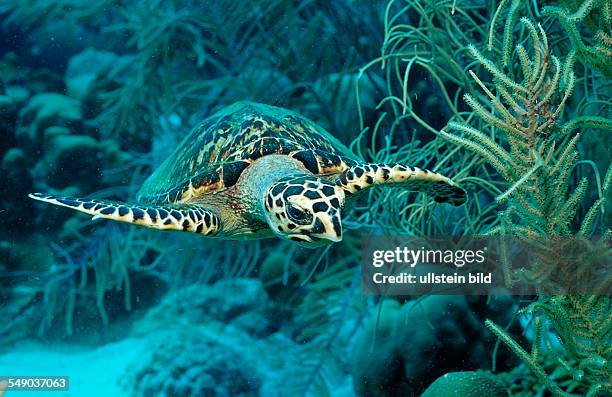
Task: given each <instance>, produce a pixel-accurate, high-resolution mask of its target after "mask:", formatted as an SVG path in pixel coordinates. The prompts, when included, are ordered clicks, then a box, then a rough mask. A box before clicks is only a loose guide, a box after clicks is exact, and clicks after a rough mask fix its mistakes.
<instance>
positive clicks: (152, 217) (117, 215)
mask: <svg viewBox="0 0 612 397" xmlns="http://www.w3.org/2000/svg"><path fill="white" fill-rule="evenodd" d="M29 197H30V198H33V199H34V200H38V201H43V202H46V203H51V204H55V205H61V206H62V207H68V208H72V209H74V210H77V211H81V212H84V213H86V214H89V215H93V219H98V218H103V219H112V220H114V221H119V222H125V223H131V224H134V225H140V226H144V227H148V228H152V229H160V230H180V231H187V232H192V233H199V234H204V235H214V234H216V233H217V232H218V231H219V229H220V226H221V222H220V220H219V217H218V216H217V215H216V214H214V213H213V212H212V211H210V210H209V209H207V208H205V207H203V206H201V205H192V204H167V205H148V204H147V205H133V204H127V203H122V202H118V201H107V200H93V199H87V198H76V197H61V196H55V195H52V194H42V193H32V194H30V195H29Z"/></svg>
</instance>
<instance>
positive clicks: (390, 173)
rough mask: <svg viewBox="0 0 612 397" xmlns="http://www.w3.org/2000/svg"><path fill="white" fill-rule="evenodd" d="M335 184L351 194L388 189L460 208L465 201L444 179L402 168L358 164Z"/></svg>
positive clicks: (433, 174) (445, 178)
mask: <svg viewBox="0 0 612 397" xmlns="http://www.w3.org/2000/svg"><path fill="white" fill-rule="evenodd" d="M336 183H337V184H338V186H340V187H342V188H343V189H344V190H345V191H346V192H347V193H349V194H355V193H357V192H359V191H361V190H363V189H366V188H368V187H371V186H387V185H388V186H398V187H402V188H404V189H408V190H411V191H416V192H422V193H426V194H428V195H430V196H431V197H433V199H434V200H435V201H436V202H438V203H450V204H452V205H455V206H458V205H461V204H463V203H465V201H466V193H465V190H463V189H462V188H461V187H459V186H458V185H457V184H456V183H455V182H453V181H452V180H451V179H449V178H447V177H445V176H444V175H441V174H438V173H436V172H432V171H429V170H422V169H420V168H417V167H414V168H410V167H406V166H403V165H400V164H392V165H389V164H359V165H356V166H353V167H351V168H349V169H348V170H347V171H346V172H344V173H343V174H342V175H340V176H339V177H338V178H337V179H336Z"/></svg>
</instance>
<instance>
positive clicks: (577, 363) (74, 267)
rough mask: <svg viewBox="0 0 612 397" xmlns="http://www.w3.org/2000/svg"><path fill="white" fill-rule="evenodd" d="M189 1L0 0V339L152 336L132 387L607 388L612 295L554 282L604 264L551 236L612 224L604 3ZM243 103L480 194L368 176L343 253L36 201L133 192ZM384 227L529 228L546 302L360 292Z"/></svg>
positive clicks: (523, 274)
mask: <svg viewBox="0 0 612 397" xmlns="http://www.w3.org/2000/svg"><path fill="white" fill-rule="evenodd" d="M200 3H201V2H196V1H192V0H173V1H160V0H147V1H141V2H133V1H125V0H103V1H98V2H83V1H75V0H24V1H19V2H15V1H0V29H2V32H1V33H2V34H0V50H2V51H1V52H0V136H1V138H2V139H0V189H1V191H2V193H3V194H2V195H1V196H0V216H1V222H0V309H1V311H2V313H3V314H4V315H5V316H6V318H7V319H8V320H6V321H4V322H2V323H1V324H0V345H1V347H2V348H3V349H6V348H9V349H10V348H12V347H13V346H15V345H16V344H18V343H20V342H23V341H24V340H27V339H30V338H37V339H40V340H42V341H43V342H44V343H47V344H49V345H51V344H56V343H57V342H60V341H61V342H62V343H77V342H78V343H84V344H87V345H88V346H92V347H95V346H99V345H100V344H103V343H107V342H109V341H116V340H118V339H123V338H142V339H145V340H146V341H147V343H148V346H149V347H148V352H147V354H146V355H145V356H144V357H141V358H140V359H139V360H137V361H134V363H133V364H131V371H130V373H129V374H126V376H125V378H124V380H123V387H124V389H125V391H126V392H127V393H132V394H133V395H135V396H138V395H156V394H164V393H165V394H169V395H181V394H182V395H190V394H192V395H193V394H198V393H199V394H202V395H208V394H210V395H215V394H216V395H245V396H247V395H264V396H268V395H269V396H273V395H279V394H280V395H292V396H303V397H306V396H313V395H315V396H319V395H334V396H345V395H346V396H353V395H355V394H357V395H360V396H387V395H399V394H401V393H403V395H408V396H409V395H418V394H419V393H424V396H427V397H429V396H444V395H445V393H449V390H451V389H452V390H453V392H452V393H455V392H457V393H461V394H460V395H474V394H478V393H479V395H500V396H501V395H504V396H505V395H507V394H509V395H510V396H517V397H527V396H534V395H549V394H551V395H553V396H555V397H558V396H563V397H567V396H577V395H586V396H588V397H602V396H605V395H608V394H610V393H611V390H612V386H611V384H610V374H611V367H610V363H611V362H612V356H611V354H612V351H611V350H610V348H609V341H610V332H611V331H612V327H611V325H610V324H611V323H610V318H611V314H610V313H611V312H612V307H611V305H610V298H609V296H607V295H606V294H601V295H597V294H596V293H597V292H598V290H596V289H593V294H588V295H584V294H582V295H580V294H570V293H566V294H558V293H557V292H555V291H556V288H555V287H556V286H555V285H553V283H551V282H550V280H551V279H550V278H549V276H550V275H555V274H559V273H562V272H563V270H564V269H566V268H570V267H571V268H577V269H578V271H579V273H580V274H583V273H584V274H588V273H597V272H599V274H600V275H603V276H602V277H599V279H600V280H601V281H602V284H603V283H604V282H605V281H607V280H609V277H607V276H608V275H609V267H607V268H606V267H605V266H600V267H596V266H580V263H578V266H576V260H575V258H563V257H562V256H561V255H559V253H558V252H556V251H554V250H552V247H553V244H551V242H552V241H555V239H556V238H558V237H566V238H570V237H571V238H580V239H583V238H591V237H593V236H604V237H606V236H607V237H609V236H610V211H611V208H612V207H611V205H612V202H611V201H610V199H609V196H610V185H611V184H612V168H610V152H609V148H610V147H611V145H610V137H609V136H610V134H609V132H610V131H611V130H612V122H611V119H612V114H611V113H610V109H611V108H612V107H611V106H610V105H611V104H612V99H611V96H610V65H611V63H610V37H611V34H612V32H611V31H610V29H611V26H612V24H611V23H610V21H611V15H612V12H611V9H610V2H609V1H605V0H558V1H552V0H551V1H548V0H546V1H541V2H536V1H531V2H530V1H525V0H502V1H500V2H490V1H489V2H485V1H482V0H475V1H452V0H443V1H437V2H431V1H422V0H401V1H400V0H390V1H386V0H380V1H352V0H338V1H333V2H331V1H320V0H317V1H308V0H291V1H285V0H256V1H252V2H240V1H239V2H236V1H232V0H215V1H209V2H206V4H205V5H204V6H203V5H202V4H200ZM237 100H255V101H259V102H264V103H268V104H272V105H279V106H283V107H286V108H291V109H294V110H296V111H298V112H300V113H303V114H305V115H306V116H308V117H310V118H312V119H313V120H315V121H316V122H317V123H319V124H321V125H322V126H324V127H325V128H327V129H328V130H329V131H330V132H332V133H333V134H334V135H336V136H337V137H338V139H340V140H341V141H342V142H344V143H346V144H347V145H348V146H350V149H351V150H352V151H354V152H355V153H356V154H358V155H359V156H361V157H363V158H364V159H366V160H369V161H375V162H380V163H383V162H401V163H406V164H410V165H415V166H419V167H421V168H430V169H432V171H435V172H440V173H444V174H448V175H453V179H454V180H455V181H456V182H458V183H460V184H461V185H462V186H464V187H466V189H467V190H468V192H469V199H468V202H467V203H466V205H465V206H464V207H462V208H458V209H450V208H448V207H445V206H440V205H436V204H435V203H432V202H431V201H430V200H427V199H426V198H425V197H423V196H421V195H417V194H414V193H406V192H401V191H384V190H375V189H372V191H369V192H368V193H367V194H365V195H364V196H363V197H361V198H359V200H358V201H357V202H356V203H355V205H354V206H353V209H352V211H351V212H350V213H348V214H346V216H347V218H348V219H346V220H345V222H344V224H345V225H346V226H347V229H348V230H347V232H346V233H345V239H344V241H343V242H342V244H337V245H334V246H333V247H327V248H323V249H320V250H316V251H307V250H303V249H301V248H298V247H295V246H292V245H289V244H286V243H283V242H278V241H263V242H259V241H250V242H247V243H234V242H222V243H221V242H219V241H214V240H213V241H210V240H204V239H199V238H197V237H193V236H175V235H163V236H162V235H159V234H155V233H154V232H149V231H146V230H145V231H143V230H138V229H134V228H127V227H124V226H122V225H120V226H116V225H108V224H105V223H103V222H97V223H95V224H89V223H88V222H86V221H85V218H84V217H81V216H79V215H75V214H72V213H70V212H68V211H62V210H56V209H50V208H48V207H44V208H43V207H38V206H37V205H33V204H32V203H31V202H30V201H28V200H26V199H25V197H26V194H27V193H29V192H32V191H39V190H41V191H51V192H54V193H65V194H88V195H92V196H93V197H98V198H101V197H104V198H110V199H127V198H133V197H135V195H136V191H137V188H138V186H141V184H142V181H143V180H144V178H145V177H146V176H147V175H148V174H149V173H150V170H151V169H153V168H154V167H155V166H156V165H158V164H159V163H160V162H162V161H163V160H164V159H165V158H166V156H167V155H168V154H169V153H170V152H171V151H172V148H173V147H174V146H175V145H176V144H177V143H178V142H179V141H180V140H181V139H182V137H183V136H185V134H186V133H187V132H188V131H189V129H190V128H191V127H192V126H193V125H195V124H197V123H198V122H199V121H201V120H202V119H203V118H205V117H206V116H208V115H210V114H211V113H212V112H214V111H215V110H216V109H218V108H220V107H222V106H225V105H227V104H229V103H232V102H234V101H237ZM370 234H379V235H409V236H431V235H441V236H448V235H452V236H461V237H462V238H463V237H469V236H472V235H487V236H510V237H513V238H519V239H523V238H525V237H529V238H534V237H537V238H538V239H539V240H537V239H536V240H534V241H539V243H538V244H535V246H534V252H537V253H538V257H537V260H535V261H533V262H532V263H529V265H528V266H523V264H518V265H521V266H516V265H517V263H511V261H510V260H508V262H506V263H505V266H504V268H505V269H506V272H505V275H506V281H507V286H508V287H512V286H513V285H515V284H516V283H518V282H519V281H520V280H522V281H525V279H527V282H528V283H529V284H530V285H531V286H532V287H533V288H535V289H536V290H537V292H538V294H539V295H538V296H537V297H533V298H529V299H528V300H527V301H526V300H524V299H523V300H518V299H517V301H514V300H512V299H510V298H503V299H499V300H495V299H491V300H490V301H488V302H487V301H485V300H484V299H482V298H479V297H454V296H453V297H451V296H428V297H413V296H410V297H407V296H402V297H372V296H368V295H365V294H363V293H362V291H361V290H360V286H359V282H360V274H359V273H360V270H359V255H360V252H361V247H360V243H361V241H360V238H361V236H363V235H370ZM604 241H605V240H604ZM586 247H587V248H588V249H589V255H596V254H599V253H601V252H603V253H604V254H606V255H609V248H608V247H609V246H604V247H603V248H602V246H600V245H596V244H594V243H593V244H589V245H586ZM597 263H599V262H597ZM608 263H609V262H608ZM601 287H602V291H605V288H606V287H608V286H606V285H602V286H601ZM521 324H522V326H521ZM526 335H527V336H526ZM110 359H111V360H112V357H111V358H110ZM457 371H463V372H457ZM436 378H437V380H436ZM500 383H501V385H500ZM481 387H484V388H486V391H481V390H480V389H479V388H481ZM0 393H1V392H0Z"/></svg>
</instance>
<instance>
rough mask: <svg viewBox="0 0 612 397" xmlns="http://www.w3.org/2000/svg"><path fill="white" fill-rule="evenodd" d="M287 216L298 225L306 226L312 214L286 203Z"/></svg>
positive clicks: (310, 220)
mask: <svg viewBox="0 0 612 397" xmlns="http://www.w3.org/2000/svg"><path fill="white" fill-rule="evenodd" d="M287 216H288V217H289V219H290V220H292V221H293V222H296V223H298V224H300V225H307V224H309V223H311V222H312V214H311V213H310V212H309V211H307V210H305V209H303V208H301V207H298V206H295V205H293V204H291V203H287Z"/></svg>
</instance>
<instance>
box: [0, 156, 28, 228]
mask: <svg viewBox="0 0 612 397" xmlns="http://www.w3.org/2000/svg"><path fill="white" fill-rule="evenodd" d="M32 186H33V179H32V176H31V175H30V171H29V166H28V158H27V155H26V154H25V152H24V151H23V150H21V149H17V148H12V149H9V150H8V151H7V152H6V153H5V154H4V156H3V157H2V162H1V163H0V190H2V192H3V195H2V198H0V205H1V206H2V209H3V210H4V211H3V212H5V213H4V214H2V223H3V226H8V227H12V228H15V229H13V230H14V231H26V230H27V229H28V228H29V226H30V225H31V222H32V219H31V217H29V216H26V212H27V211H31V209H32V205H31V203H27V202H25V203H24V199H25V197H26V196H27V195H28V193H29V192H31V191H32Z"/></svg>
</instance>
